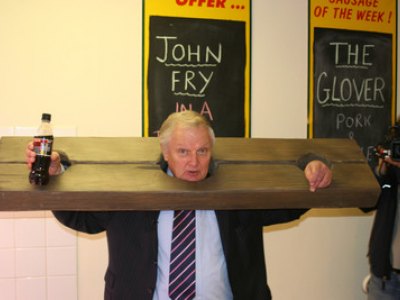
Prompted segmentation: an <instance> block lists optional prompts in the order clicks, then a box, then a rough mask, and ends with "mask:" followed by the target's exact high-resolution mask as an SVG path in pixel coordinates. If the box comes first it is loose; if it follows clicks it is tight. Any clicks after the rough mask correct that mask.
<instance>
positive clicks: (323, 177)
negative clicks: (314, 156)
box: [304, 160, 332, 192]
mask: <svg viewBox="0 0 400 300" xmlns="http://www.w3.org/2000/svg"><path fill="white" fill-rule="evenodd" d="M304 175H305V176H306V179H307V180H308V183H309V187H310V191H311V192H315V191H316V190H317V189H321V188H326V187H328V186H330V184H331V182H332V171H331V169H330V168H329V167H328V166H327V165H326V164H324V163H323V162H322V161H319V160H313V161H310V162H309V163H308V164H307V166H306V168H305V169H304Z"/></svg>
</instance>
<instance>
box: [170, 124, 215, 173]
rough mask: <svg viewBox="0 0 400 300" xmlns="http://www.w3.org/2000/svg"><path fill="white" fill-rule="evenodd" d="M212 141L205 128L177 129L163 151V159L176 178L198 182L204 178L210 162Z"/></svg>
mask: <svg viewBox="0 0 400 300" xmlns="http://www.w3.org/2000/svg"><path fill="white" fill-rule="evenodd" d="M211 152H212V140H211V138H210V135H209V132H208V129H207V128H205V127H198V128H182V127H179V126H178V127H177V128H175V130H174V131H173V133H172V135H171V139H170V141H169V144H168V145H167V146H166V149H163V155H164V159H165V160H166V161H167V162H168V166H169V169H170V170H171V171H172V173H173V174H174V176H175V177H176V178H179V179H181V180H185V181H200V180H203V179H204V178H206V176H207V172H208V166H209V164H210V160H211Z"/></svg>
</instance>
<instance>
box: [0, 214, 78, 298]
mask: <svg viewBox="0 0 400 300" xmlns="http://www.w3.org/2000/svg"><path fill="white" fill-rule="evenodd" d="M76 246H77V236H76V232H75V231H73V230H69V229H67V228H65V227H64V226H62V225H61V224H59V223H58V221H57V220H56V219H55V218H54V217H53V216H52V214H51V212H45V211H37V212H0V266H1V268H0V295H1V299H2V300H36V299H37V300H64V299H65V300H74V299H77V247H76Z"/></svg>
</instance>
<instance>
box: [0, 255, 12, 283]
mask: <svg viewBox="0 0 400 300" xmlns="http://www.w3.org/2000/svg"><path fill="white" fill-rule="evenodd" d="M0 266H1V267H0V278H8V279H10V278H14V277H15V273H16V271H15V251H14V249H13V248H10V249H0Z"/></svg>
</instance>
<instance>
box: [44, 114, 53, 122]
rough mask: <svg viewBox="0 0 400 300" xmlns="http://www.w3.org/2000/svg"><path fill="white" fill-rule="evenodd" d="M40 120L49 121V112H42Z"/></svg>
mask: <svg viewBox="0 0 400 300" xmlns="http://www.w3.org/2000/svg"><path fill="white" fill-rule="evenodd" d="M42 120H47V121H51V114H46V113H44V114H42Z"/></svg>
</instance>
